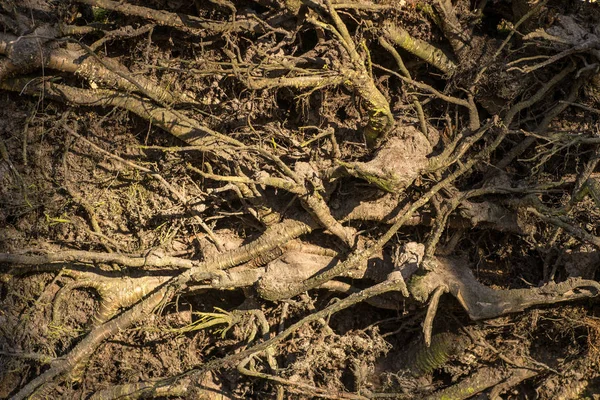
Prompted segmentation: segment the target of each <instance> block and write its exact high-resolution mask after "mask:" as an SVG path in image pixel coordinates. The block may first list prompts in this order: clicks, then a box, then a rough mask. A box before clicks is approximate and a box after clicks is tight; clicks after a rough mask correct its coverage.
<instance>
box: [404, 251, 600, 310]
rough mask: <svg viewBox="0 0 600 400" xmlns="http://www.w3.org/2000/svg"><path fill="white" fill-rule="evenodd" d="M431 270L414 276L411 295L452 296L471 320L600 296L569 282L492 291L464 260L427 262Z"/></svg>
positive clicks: (590, 286)
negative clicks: (441, 292) (442, 290)
mask: <svg viewBox="0 0 600 400" xmlns="http://www.w3.org/2000/svg"><path fill="white" fill-rule="evenodd" d="M426 263H427V265H428V268H430V269H431V271H430V272H428V273H427V274H426V275H424V276H418V275H415V276H413V278H412V279H411V281H410V282H408V287H409V291H410V293H411V295H413V296H414V297H415V298H416V299H417V300H420V301H426V300H427V298H428V297H429V296H430V294H431V293H433V292H434V291H435V290H437V289H438V288H439V287H442V288H445V290H446V291H447V292H448V293H450V294H452V295H453V296H454V297H456V299H457V300H458V301H459V302H460V304H461V305H462V306H463V308H464V309H465V311H466V312H467V314H469V317H471V319H473V320H479V319H486V318H495V317H499V316H501V315H505V314H509V313H514V312H519V311H523V310H525V309H527V308H529V307H533V306H538V305H548V304H555V303H561V302H567V301H574V300H579V299H585V298H590V297H596V296H598V295H599V294H600V283H598V282H596V281H592V280H585V279H577V278H570V279H568V280H566V281H564V282H561V283H549V284H546V285H545V286H542V287H539V288H531V289H510V290H494V289H491V288H489V287H487V286H485V285H482V284H481V283H479V282H478V281H477V279H476V278H475V276H474V275H473V272H471V269H470V268H469V267H468V265H467V263H466V262H465V261H464V260H460V259H455V258H441V257H439V258H437V259H429V260H428V261H427V262H426Z"/></svg>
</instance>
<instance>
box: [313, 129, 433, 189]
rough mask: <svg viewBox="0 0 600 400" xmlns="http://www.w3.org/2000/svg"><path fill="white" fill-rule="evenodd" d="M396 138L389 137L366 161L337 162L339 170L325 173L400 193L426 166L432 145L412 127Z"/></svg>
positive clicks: (399, 131) (402, 131)
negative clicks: (364, 181) (373, 155)
mask: <svg viewBox="0 0 600 400" xmlns="http://www.w3.org/2000/svg"><path fill="white" fill-rule="evenodd" d="M398 135H399V136H398V137H392V138H390V139H389V140H388V141H387V142H386V143H385V145H383V147H382V148H381V149H380V150H379V152H378V153H377V155H376V156H375V158H374V159H373V160H371V161H369V162H353V163H348V162H342V161H340V162H338V165H339V166H338V167H335V168H332V169H331V170H329V171H325V173H324V175H325V176H326V177H328V178H330V179H333V178H336V177H338V176H344V175H346V176H353V177H356V178H360V179H364V180H366V181H367V182H369V183H371V184H373V185H375V186H377V187H379V188H380V189H382V190H385V191H386V192H399V191H401V190H402V189H405V188H406V187H408V186H409V185H410V184H412V182H413V181H414V180H415V179H416V178H417V177H418V176H419V175H420V174H421V172H422V171H423V170H425V168H426V167H427V164H428V159H427V155H428V154H429V153H431V145H430V144H429V142H428V141H427V139H426V138H425V136H424V135H423V134H422V133H421V132H420V131H418V130H417V129H416V128H414V127H412V126H405V127H402V128H401V129H400V128H399V129H398Z"/></svg>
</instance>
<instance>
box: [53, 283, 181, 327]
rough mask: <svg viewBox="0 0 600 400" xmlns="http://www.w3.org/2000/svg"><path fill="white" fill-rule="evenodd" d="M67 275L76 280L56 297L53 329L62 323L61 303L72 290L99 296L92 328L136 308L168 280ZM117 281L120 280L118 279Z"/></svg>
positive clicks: (63, 288)
mask: <svg viewBox="0 0 600 400" xmlns="http://www.w3.org/2000/svg"><path fill="white" fill-rule="evenodd" d="M76 272H77V273H76ZM64 275H72V276H74V277H75V278H76V280H75V281H74V282H70V283H68V284H66V285H65V286H63V287H62V288H61V289H60V290H59V291H58V292H57V293H56V296H55V297H54V303H53V305H52V323H53V324H54V325H58V324H59V323H60V321H59V320H60V306H61V302H62V300H63V298H64V296H65V295H67V294H68V293H69V292H70V291H71V290H74V289H81V288H93V289H95V290H96V291H97V292H98V295H99V296H100V304H99V306H98V311H97V312H96V313H95V314H94V315H93V316H91V323H92V326H95V325H99V324H103V323H104V322H106V321H108V320H109V319H111V318H112V317H114V316H115V315H116V314H117V312H118V311H119V309H121V308H127V307H130V306H132V305H134V304H135V303H137V302H138V301H140V300H141V299H143V298H144V297H146V296H147V295H148V294H149V293H151V292H152V291H153V290H154V289H156V288H157V287H158V286H160V285H161V284H163V283H165V282H166V281H167V280H168V279H169V277H168V276H143V277H138V278H131V277H123V276H122V275H119V276H117V275H116V274H111V275H113V276H110V277H106V276H102V275H99V274H95V273H92V272H78V271H67V272H65V273H64ZM117 277H119V278H120V279H116V278H117Z"/></svg>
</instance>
